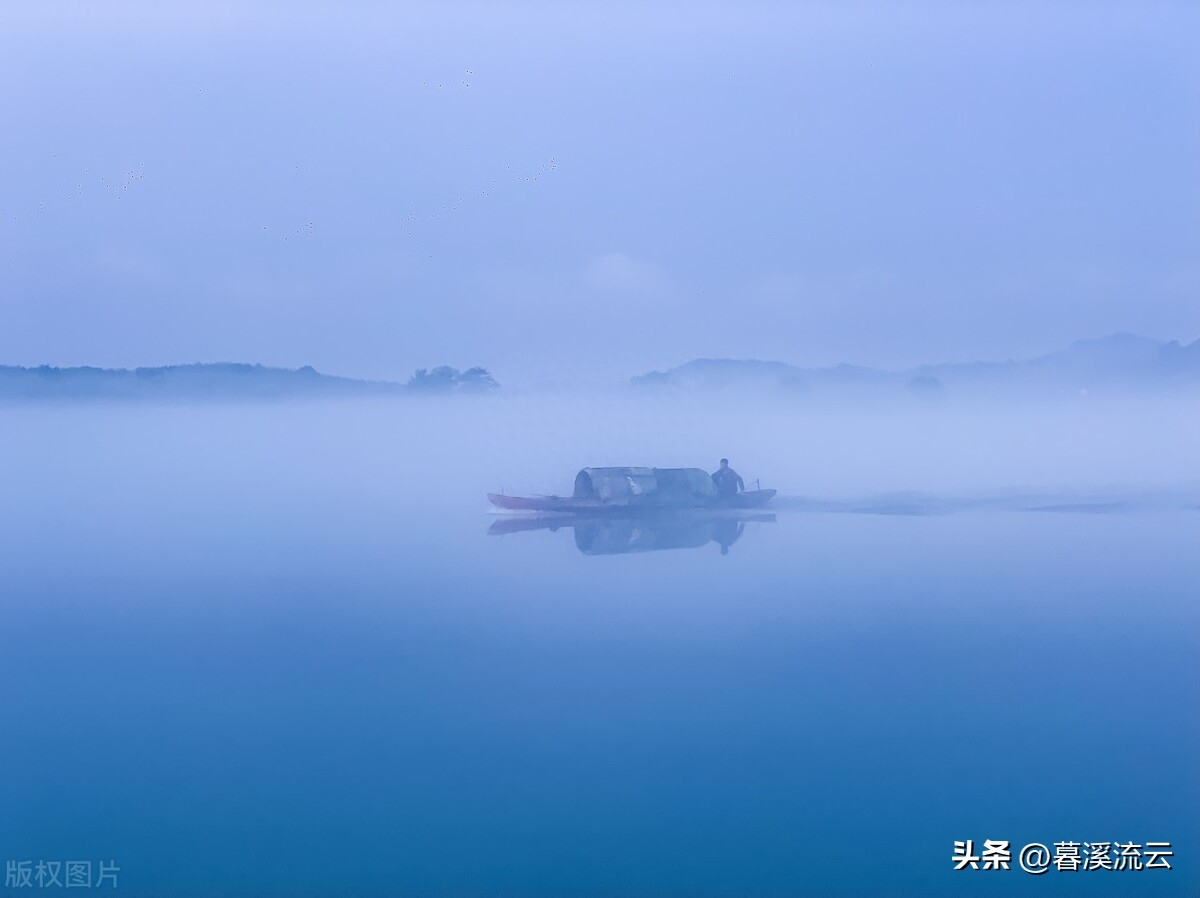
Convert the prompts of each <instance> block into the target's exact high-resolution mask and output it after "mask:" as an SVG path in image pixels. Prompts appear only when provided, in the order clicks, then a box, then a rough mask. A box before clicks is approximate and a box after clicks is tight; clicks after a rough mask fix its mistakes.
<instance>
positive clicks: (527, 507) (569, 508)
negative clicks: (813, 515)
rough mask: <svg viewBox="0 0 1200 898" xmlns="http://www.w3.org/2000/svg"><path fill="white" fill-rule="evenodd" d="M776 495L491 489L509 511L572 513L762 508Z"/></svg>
mask: <svg viewBox="0 0 1200 898" xmlns="http://www.w3.org/2000/svg"><path fill="white" fill-rule="evenodd" d="M774 496H775V490H748V491H746V492H744V493H738V494H737V495H736V496H730V497H729V498H726V499H713V500H710V501H697V502H695V503H691V504H686V505H685V504H669V505H662V504H659V503H651V502H642V503H632V502H601V501H598V500H596V499H576V498H573V497H571V496H505V495H502V494H500V493H488V501H490V502H491V503H492V504H493V505H495V506H496V507H497V508H503V509H505V510H506V511H542V512H546V511H562V512H572V513H576V514H578V513H600V512H629V511H637V510H639V509H658V508H684V509H686V508H761V507H763V506H765V505H766V504H767V503H768V502H770V501H771V499H772V498H774Z"/></svg>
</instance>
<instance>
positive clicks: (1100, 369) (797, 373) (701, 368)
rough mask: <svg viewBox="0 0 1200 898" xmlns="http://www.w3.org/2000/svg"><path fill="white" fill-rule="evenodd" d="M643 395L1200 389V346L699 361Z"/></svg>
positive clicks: (1129, 340)
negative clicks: (829, 362)
mask: <svg viewBox="0 0 1200 898" xmlns="http://www.w3.org/2000/svg"><path fill="white" fill-rule="evenodd" d="M632 383H633V384H634V386H636V387H640V388H643V389H663V388H673V389H698V390H726V389H737V390H741V391H758V392H762V391H768V392H776V393H778V392H787V393H805V392H812V393H834V394H846V393H851V394H856V395H880V394H883V395H886V394H888V393H891V394H898V393H910V394H914V395H918V396H927V397H936V396H940V395H943V394H946V393H953V394H956V395H980V394H1011V395H1021V396H1031V395H1062V394H1078V393H1091V392H1099V393H1114V392H1128V391H1136V390H1178V389H1189V388H1196V387H1200V340H1197V341H1194V342H1192V343H1189V344H1188V345H1186V346H1181V345H1180V344H1179V343H1178V341H1171V342H1170V343H1159V342H1158V341H1156V340H1151V339H1148V338H1146V337H1138V336H1135V335H1133V334H1112V335H1110V336H1107V337H1101V338H1099V339H1095V340H1080V341H1078V342H1076V343H1073V344H1072V345H1071V346H1069V347H1067V348H1066V349H1063V350H1061V351H1059V352H1054V353H1050V354H1049V355H1044V356H1040V357H1038V358H1034V359H1030V360H1027V361H1021V362H1014V361H1007V362H972V363H967V364H941V365H922V366H919V367H917V368H910V369H906V370H902V371H884V370H879V369H875V368H862V367H857V366H854V365H845V364H843V365H836V366H833V367H826V368H801V367H798V366H795V365H788V364H785V363H783V362H766V361H758V360H753V359H750V360H742V359H696V360H694V361H691V362H688V363H686V364H684V365H680V366H678V367H676V368H671V369H669V370H667V371H653V372H651V373H649V374H642V375H639V376H637V377H634V378H633V379H632Z"/></svg>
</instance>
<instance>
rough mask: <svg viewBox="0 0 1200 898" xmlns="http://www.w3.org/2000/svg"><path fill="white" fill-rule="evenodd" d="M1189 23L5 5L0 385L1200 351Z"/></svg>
mask: <svg viewBox="0 0 1200 898" xmlns="http://www.w3.org/2000/svg"><path fill="white" fill-rule="evenodd" d="M1197 33H1200V7H1197V6H1195V5H1189V4H1178V5H1170V4H1126V5H1116V4H1111V5H1110V4H1021V3H1016V4H1000V3H984V4H971V5H969V6H968V5H961V4H943V3H909V4H886V5H884V4H880V5H868V4H850V5H832V4H829V5H826V4H782V3H781V4H749V5H747V4H736V5H735V4H727V5H715V4H711V5H706V4H699V5H697V4H681V3H663V4H655V5H653V7H652V8H650V9H643V8H641V7H639V6H638V5H634V4H607V3H606V4H594V5H573V6H570V5H566V4H551V3H526V4H477V5H470V4H448V5H447V4H426V5H405V6H395V5H393V4H382V3H380V4H332V3H331V4H315V3H309V4H305V3H291V4H266V3H238V4H221V3H214V4H187V5H183V4H178V5H168V4H150V3H147V4H117V3H78V4H70V3H54V2H50V3H39V4H10V5H8V6H6V7H4V8H3V9H2V10H0V115H2V116H3V121H4V122H5V128H4V131H5V138H4V140H3V141H0V163H2V164H0V246H2V247H3V249H2V250H0V316H2V317H0V363H9V364H40V363H43V362H46V363H51V364H59V365H71V364H95V365H114V366H133V365H143V364H167V363H175V362H190V361H218V360H238V361H260V362H264V363H268V364H277V365H287V366H298V365H303V364H312V365H315V366H316V367H318V368H319V369H322V370H326V371H330V372H336V373H345V374H353V375H361V376H371V377H403V376H406V375H407V373H409V372H410V371H411V370H412V369H413V368H415V367H418V366H429V365H435V364H441V363H448V364H454V365H459V366H467V365H473V364H482V365H485V366H487V367H489V368H492V369H493V370H494V371H495V372H496V373H497V375H498V376H499V377H500V379H501V380H506V379H507V380H509V381H513V382H529V383H532V382H540V381H545V380H558V379H563V380H586V379H601V380H602V379H606V378H617V377H623V376H625V375H628V374H633V373H638V372H640V371H644V370H648V369H651V368H661V367H665V366H668V365H671V364H676V363H679V362H682V361H685V360H687V359H689V358H693V357H696V356H738V357H759V358H777V359H781V360H784V361H788V362H793V363H797V364H828V363H832V362H837V361H852V362H858V363H864V364H876V365H883V366H899V365H906V364H911V363H917V362H924V361H941V360H963V359H972V358H1006V357H1010V356H1018V357H1019V356H1025V355H1033V354H1037V353H1039V352H1041V351H1045V350H1050V349H1054V348H1058V347H1059V346H1061V345H1064V344H1065V343H1067V342H1070V341H1071V340H1073V339H1076V338H1079V337H1087V336H1096V335H1099V334H1103V333H1108V332H1111V331H1115V330H1130V331H1135V332H1139V333H1144V334H1147V335H1149V336H1154V337H1160V338H1162V339H1183V340H1191V339H1195V338H1196V337H1197V336H1200V303H1198V302H1197V299H1198V297H1200V166H1197V165H1196V160H1197V159H1200V62H1198V61H1197V60H1198V54H1196V53H1195V52H1194V51H1195V41H1194V35H1195V34H1197Z"/></svg>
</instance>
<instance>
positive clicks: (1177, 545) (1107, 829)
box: [0, 406, 1200, 896]
mask: <svg viewBox="0 0 1200 898" xmlns="http://www.w3.org/2000/svg"><path fill="white" fill-rule="evenodd" d="M0 413H2V414H3V415H4V418H3V421H4V424H5V429H4V434H3V437H2V438H0V452H3V455H2V456H0V460H3V461H4V472H3V475H2V477H3V480H2V482H3V493H2V494H0V500H2V502H3V506H2V508H0V534H2V535H3V544H2V545H0V578H2V579H0V590H2V595H3V616H2V618H0V638H2V643H0V644H2V649H0V683H3V691H4V699H5V700H4V705H3V713H4V725H3V727H2V728H0V759H2V770H0V785H2V787H3V788H2V792H0V795H2V796H3V801H2V802H0V854H2V855H3V859H4V860H6V861H7V860H10V859H32V860H34V861H35V862H36V860H38V859H64V860H65V859H73V858H90V859H93V860H99V859H105V860H108V859H112V860H115V861H116V862H117V863H118V865H119V866H120V868H121V872H120V874H119V894H127V895H159V896H161V895H283V894H297V895H337V894H344V895H359V894H376V895H385V894H386V895H407V894H412V895H431V894H438V895H442V894H444V895H513V896H518V895H519V896H529V895H622V896H625V895H799V894H816V895H867V894H881V895H938V894H940V895H969V894H991V895H1000V894H1013V893H1023V892H1030V893H1033V892H1037V893H1039V894H1042V893H1044V894H1082V893H1086V894H1097V895H1101V894H1103V895H1136V894H1148V895H1182V894H1194V893H1195V891H1196V889H1197V886H1198V884H1200V877H1198V873H1197V870H1198V867H1197V863H1196V851H1197V846H1198V844H1200V843H1198V841H1197V835H1198V832H1197V830H1198V829H1200V827H1198V825H1197V823H1198V820H1197V817H1198V815H1197V812H1196V808H1197V807H1200V765H1197V763H1196V758H1197V757H1200V676H1198V675H1200V653H1198V652H1197V648H1198V647H1200V627H1198V623H1200V620H1198V617H1200V613H1198V610H1197V601H1196V600H1197V596H1198V595H1200V589H1198V588H1200V553H1197V552H1196V548H1197V539H1198V537H1200V514H1197V512H1196V511H1195V510H1194V508H1192V509H1189V508H1188V507H1187V506H1188V505H1189V502H1190V500H1188V499H1186V498H1183V499H1180V501H1174V500H1175V499H1179V498H1180V497H1179V496H1174V497H1173V494H1171V493H1170V492H1169V490H1165V488H1164V486H1163V483H1165V482H1166V480H1165V479H1161V478H1160V479H1161V482H1153V483H1149V484H1148V486H1147V490H1151V487H1153V489H1152V490H1151V492H1152V493H1153V496H1154V497H1155V498H1154V501H1148V502H1145V503H1141V504H1139V503H1137V502H1134V503H1132V504H1130V503H1124V504H1108V505H1103V506H1097V505H1093V506H1091V507H1077V506H1072V505H1071V504H1070V503H1057V504H1058V505H1060V506H1062V505H1067V506H1068V510H1059V511H1022V510H1015V509H1013V508H998V507H990V506H986V505H985V506H984V507H979V508H966V509H964V510H959V511H953V512H950V513H942V512H944V511H945V508H944V507H943V506H942V505H941V504H940V503H939V502H936V501H933V500H932V499H926V498H922V497H925V496H937V495H943V494H946V490H947V489H949V488H950V487H951V486H953V487H955V488H956V491H955V492H954V494H955V495H957V496H960V497H961V496H963V495H968V494H970V491H969V490H968V489H967V487H978V489H979V490H980V491H984V490H985V487H986V489H987V490H991V492H990V493H988V494H989V495H994V494H995V492H996V489H997V488H998V487H999V486H1000V485H1002V484H1003V483H1004V482H1005V481H1006V479H1008V478H1010V477H1012V476H1020V477H1022V480H1021V483H1022V484H1023V485H1026V484H1032V486H1033V487H1036V488H1037V489H1039V490H1041V491H1043V492H1053V484H1052V483H1049V482H1047V481H1045V480H1043V481H1040V482H1035V481H1036V478H1034V477H1032V476H1031V474H1030V472H1031V471H1033V470H1034V469H1033V468H1032V467H1030V466H1029V465H1026V467H1024V468H1020V464H1021V460H1020V458H1016V459H1015V460H1014V462H1013V463H1014V465H1016V466H1017V468H1014V469H1012V470H1009V471H998V470H995V467H994V466H992V468H991V474H990V475H989V476H991V477H992V479H991V480H987V478H982V479H980V478H978V477H977V478H976V480H977V481H978V482H975V483H971V482H969V481H970V477H969V476H968V474H967V473H966V469H964V470H963V471H960V472H959V473H958V474H957V475H956V476H957V478H958V479H957V480H956V481H955V482H954V483H950V482H948V481H946V480H945V477H946V476H947V475H946V472H945V465H944V464H943V463H942V462H944V459H942V460H941V461H939V459H938V458H937V457H936V453H934V457H932V458H931V459H930V461H929V465H928V467H927V468H926V469H924V470H923V471H922V472H921V473H920V474H918V475H913V476H910V477H908V478H907V479H905V478H903V477H901V476H900V474H899V473H898V472H900V471H901V470H909V471H911V470H912V467H911V465H910V464H909V463H908V462H907V461H904V459H906V458H907V456H905V455H904V454H903V452H901V455H900V457H901V462H896V463H895V464H894V465H893V466H892V467H891V468H889V467H888V464H887V460H886V459H885V460H882V461H881V463H880V465H879V466H877V467H875V468H872V469H871V471H866V470H865V469H864V470H863V471H862V479H863V481H864V482H867V481H870V482H871V485H872V486H873V487H877V486H887V485H889V484H894V485H896V486H897V487H898V488H908V489H916V488H921V487H929V488H930V491H929V492H928V493H922V492H916V493H913V494H910V495H909V496H908V498H907V500H906V502H905V503H902V505H899V506H895V507H891V506H888V505H887V504H886V503H882V504H878V505H877V506H871V504H870V503H867V505H866V507H865V508H863V509H861V510H860V511H858V512H847V511H844V510H842V511H839V510H833V509H831V508H829V507H817V506H805V505H803V503H800V504H799V507H797V508H795V509H781V510H779V511H778V513H777V514H776V516H775V520H774V521H769V520H763V521H757V522H749V523H747V524H746V526H745V529H744V530H743V531H742V532H741V534H740V537H739V538H737V539H736V541H734V542H732V544H731V545H729V546H728V553H727V554H722V552H721V546H720V544H719V541H718V539H717V538H711V539H707V538H706V536H705V535H704V534H703V533H701V534H700V535H699V536H696V535H695V533H688V534H685V537H686V538H682V537H680V536H679V534H678V533H676V534H675V542H682V543H686V544H687V546H685V547H681V548H675V549H669V550H662V551H645V552H635V553H629V554H620V553H611V554H587V553H585V552H584V551H581V549H580V546H584V547H587V546H596V545H600V543H597V542H596V536H595V534H592V535H591V536H589V537H587V538H586V539H584V538H582V535H581V534H577V533H574V532H572V530H571V529H570V528H567V529H559V530H557V531H550V530H536V531H529V532H517V533H510V534H508V535H502V536H501V535H490V534H489V528H490V527H491V526H492V524H493V523H494V521H495V518H494V517H493V516H490V515H488V514H486V513H485V507H484V502H483V499H482V494H483V492H484V491H485V490H487V489H493V488H495V487H496V486H498V485H501V483H502V479H503V478H504V477H505V476H512V477H514V478H516V481H514V482H513V483H510V484H505V486H506V487H508V488H510V490H511V491H516V490H517V489H519V488H537V487H539V486H544V487H545V488H546V489H547V490H549V489H553V488H556V487H557V488H559V489H562V488H565V487H567V486H569V483H570V478H571V476H572V475H573V472H574V469H575V468H576V467H578V466H579V465H581V464H584V463H607V462H610V461H614V460H615V461H621V460H624V461H629V462H643V461H644V462H648V463H656V462H662V461H663V458H662V455H663V449H664V447H668V446H669V444H670V442H671V440H674V439H676V438H677V437H675V436H671V435H669V434H668V435H657V436H653V437H640V436H638V435H637V433H638V428H637V427H633V426H631V427H629V428H628V429H626V430H619V429H618V430H616V431H614V429H613V428H609V429H608V430H607V431H606V432H607V433H608V434H609V436H608V437H607V438H606V439H608V440H609V441H610V442H609V443H607V444H603V439H605V438H602V437H601V436H600V435H599V431H596V432H587V431H586V428H585V429H584V430H583V431H580V432H576V431H575V430H573V431H572V432H571V433H569V434H565V435H562V436H560V437H559V438H557V439H555V440H551V439H550V437H549V435H547V434H542V435H541V436H539V437H537V438H533V437H532V436H531V435H530V434H529V433H528V432H527V431H526V432H524V433H523V432H522V431H521V428H519V427H517V428H505V427H504V426H502V422H499V421H491V422H490V423H489V424H487V425H485V426H479V427H474V426H471V425H469V424H468V423H467V422H468V421H470V420H471V418H472V414H471V413H470V412H469V411H468V410H465V409H458V410H455V411H453V412H443V411H432V412H429V413H428V414H426V413H425V412H422V413H421V415H420V416H419V419H417V418H413V417H412V416H410V415H408V413H406V412H403V411H401V412H397V411H395V410H394V409H388V408H384V409H381V408H380V407H375V406H357V407H348V408H338V409H332V410H331V409H330V408H321V407H317V406H313V407H306V408H305V407H302V408H299V409H273V408H267V409H248V408H242V409H201V410H169V409H161V410H131V409H120V408H116V409H57V410H49V411H45V410H43V411H36V412H32V411H22V410H11V409H10V410H8V411H3V410H0ZM529 415H530V416H532V415H533V412H529ZM928 424H929V422H928V421H926V422H925V423H924V424H922V425H921V427H922V432H923V433H924V434H926V435H927V434H928V433H929V428H928V426H926V425H928ZM946 426H947V428H948V425H946ZM703 430H704V428H702V427H699V426H698V425H697V426H696V428H695V431H696V432H697V433H699V432H700V431H703ZM673 432H674V433H675V434H680V433H682V434H683V437H684V438H687V439H689V440H690V439H692V436H693V434H689V433H688V432H687V431H686V427H684V426H683V425H682V424H681V428H676V430H675V431H673ZM614 433H615V435H613V434H614ZM1189 433H1191V431H1189ZM760 436H761V435H760ZM746 439H747V440H749V439H750V437H746ZM764 439H765V437H764ZM896 439H897V445H900V446H901V449H902V448H903V445H905V439H908V438H907V437H904V436H903V435H902V434H898V435H897V437H896ZM1048 439H1050V440H1051V442H1052V443H1053V445H1054V446H1056V447H1058V448H1056V449H1055V450H1054V452H1051V453H1049V454H1048V455H1047V456H1046V464H1047V467H1048V469H1053V468H1054V467H1055V466H1056V465H1060V466H1061V467H1062V469H1063V470H1066V469H1068V468H1069V465H1070V459H1069V458H1068V457H1060V453H1059V450H1060V449H1061V450H1062V452H1063V453H1066V452H1068V450H1069V448H1070V447H1069V445H1068V443H1063V442H1062V441H1057V442H1056V441H1054V439H1053V435H1051V436H1050V437H1048ZM1081 439H1085V441H1086V435H1085V436H1084V437H1083V438H1081ZM638 440H643V441H645V442H646V443H647V444H649V445H652V447H653V450H654V452H655V453H658V454H657V455H656V456H655V457H654V458H646V457H635V458H630V453H632V451H633V449H634V448H635V447H636V445H637V443H638ZM983 442H988V443H990V442H991V438H990V437H988V438H987V439H984V440H983ZM548 445H550V446H552V448H547V446H548ZM1064 446H1065V447H1067V448H1063V447H1064ZM589 448H590V449H591V450H592V451H593V452H594V453H595V454H594V455H592V456H587V455H586V453H587V451H588V450H589ZM712 448H714V449H715V448H716V446H715V444H714V446H713V447H712ZM960 448H961V447H960ZM1186 448H1187V447H1185V449H1186ZM702 449H703V450H704V451H705V452H706V453H707V452H708V449H709V446H707V445H705V446H703V447H702ZM717 451H719V450H717ZM791 451H792V450H790V449H788V450H787V451H786V452H785V451H783V450H780V452H779V453H778V456H777V457H773V458H772V457H768V456H766V455H764V456H763V457H764V459H765V461H764V462H761V464H762V465H763V468H764V470H759V471H754V470H750V471H743V473H746V474H749V475H750V476H759V475H761V476H762V477H763V479H764V481H766V480H767V479H768V474H770V473H771V471H770V470H767V469H768V468H772V467H773V468H774V470H775V472H776V473H775V477H774V479H773V480H772V481H771V482H772V483H780V484H781V485H783V486H784V487H790V486H795V487H796V489H795V491H794V492H795V493H796V494H799V493H800V491H801V490H802V489H803V487H804V486H805V482H804V478H805V477H813V478H815V477H816V472H817V471H818V469H819V468H820V466H821V465H822V464H832V462H831V461H830V459H833V458H835V457H836V456H837V454H838V453H836V452H832V451H831V452H829V453H828V454H827V455H821V454H820V453H819V452H817V451H816V450H815V449H814V450H813V451H812V452H811V453H810V454H809V455H808V456H807V461H806V463H805V465H804V467H803V469H802V470H800V471H799V472H798V473H797V468H795V467H794V468H792V469H789V470H786V471H785V470H783V465H784V461H783V459H785V458H786V457H788V453H790V452H791ZM898 451H900V450H898ZM1181 451H1182V450H1181ZM621 453H626V454H624V455H621V457H620V458H614V456H616V455H619V454H621ZM730 454H731V455H733V454H734V453H733V452H731V453H730ZM742 454H743V455H745V454H746V453H745V452H743V453H742ZM953 454H954V455H955V456H958V457H961V455H962V452H961V451H959V449H955V450H954V452H953ZM1009 454H1010V455H1012V453H1009ZM597 456H603V457H597ZM706 457H707V454H706V455H705V456H704V458H706ZM734 457H735V465H736V464H737V459H738V458H739V457H740V456H734ZM1036 457H1037V452H1036V451H1034V450H1031V451H1030V455H1029V459H1035V458H1036ZM889 458H893V456H889ZM690 461H691V458H684V459H680V458H679V457H678V456H673V457H671V458H670V459H668V460H667V463H670V462H675V463H689V462H690ZM702 461H703V458H702V459H701V462H702ZM1030 464H1032V462H1030ZM1114 464H1119V460H1117V461H1114ZM968 467H969V466H968ZM1018 468H1019V470H1018ZM1113 470H1116V469H1115V468H1114V469H1113ZM547 471H548V473H546V472H547ZM509 472H512V473H511V475H510V474H509ZM939 472H940V473H939ZM1112 473H1113V471H1112V470H1110V471H1107V472H1105V471H1100V476H1104V475H1106V474H1107V475H1112ZM1158 473H1159V474H1160V475H1162V478H1166V477H1167V476H1168V474H1169V475H1171V476H1173V473H1172V472H1168V474H1162V472H1161V471H1159V472H1158ZM1174 473H1178V472H1174ZM852 475H853V472H849V471H845V470H841V469H838V470H836V471H834V470H832V468H830V469H829V476H828V477H827V478H825V479H824V480H821V481H820V482H818V483H816V484H814V483H812V482H808V483H807V486H808V487H809V489H808V491H807V492H808V494H813V495H816V494H819V493H821V490H820V489H819V487H820V486H821V484H833V486H831V487H829V488H827V489H826V491H825V493H824V494H823V495H825V496H826V498H829V499H839V500H840V499H847V500H848V499H849V498H851V493H850V492H848V488H847V487H846V486H845V484H846V483H849V482H850V481H852V480H853V476H852ZM939 476H940V477H942V478H943V479H942V480H939V479H938V477H939ZM539 477H541V478H542V480H540V481H539V480H538V478H539ZM789 477H791V478H793V479H792V480H791V481H789V480H788V478H789ZM1088 477H1089V482H1093V481H1095V480H1096V475H1095V472H1091V473H1089V475H1088ZM1137 479H1138V478H1137V477H1135V476H1133V475H1132V474H1131V476H1129V477H1126V478H1124V479H1122V481H1121V482H1122V483H1123V484H1124V487H1123V489H1125V493H1123V494H1122V495H1124V496H1126V497H1128V495H1130V492H1129V490H1130V489H1131V487H1130V484H1131V483H1134V482H1135V481H1136V480H1137ZM1147 479H1148V480H1150V481H1152V480H1153V477H1151V476H1149V475H1147ZM984 481H987V482H984ZM1108 482H1110V483H1112V482H1116V481H1115V480H1114V479H1113V478H1112V476H1110V477H1109V481H1108ZM1076 486H1077V485H1072V488H1075V487H1076ZM939 490H940V492H939ZM964 490H967V491H966V492H964ZM1067 492H1070V491H1069V490H1067ZM1134 494H1135V495H1136V491H1135V493H1134ZM1147 494H1148V495H1149V493H1147ZM980 495H982V492H980ZM1072 495H1074V494H1073V493H1072ZM1164 495H1165V496H1166V497H1167V499H1166V500H1164V499H1163V496H1164ZM1043 504H1055V503H1049V502H1047V503H1043ZM884 511H892V512H904V513H886V514H885V513H878V512H884ZM935 512H937V513H935ZM668 536H670V535H669V534H668ZM717 537H721V534H720V533H718V534H717ZM607 538H608V540H609V542H608V543H606V545H615V544H617V543H618V542H619V540H617V538H616V537H615V536H613V534H607ZM623 538H624V537H622V539H623ZM706 539H707V541H706ZM644 540H645V537H643V544H644ZM660 541H666V537H663V538H662V539H661V540H660ZM720 541H724V542H726V543H727V544H728V543H729V540H728V534H727V533H725V536H724V537H723V538H722V539H721V540H720ZM985 838H993V839H1008V840H1010V841H1012V842H1013V843H1014V845H1015V846H1019V845H1022V844H1024V843H1026V842H1031V841H1038V842H1044V843H1047V844H1050V843H1053V842H1055V841H1062V840H1075V841H1079V842H1085V841H1092V840H1113V841H1115V840H1120V841H1130V840H1132V841H1135V842H1146V841H1155V840H1168V841H1171V842H1172V845H1173V847H1174V850H1175V853H1176V856H1175V857H1174V858H1173V859H1172V860H1173V862H1174V865H1175V867H1176V869H1175V870H1174V871H1172V872H1164V871H1142V872H1139V873H1131V872H1125V873H1110V872H1102V871H1089V872H1086V873H1085V872H1079V873H1073V874H1072V873H1057V872H1055V871H1053V870H1052V871H1051V872H1050V873H1048V874H1047V875H1045V876H1043V877H1040V878H1034V877H1030V876H1029V875H1027V874H1025V873H1023V872H1021V871H1020V870H1012V871H1008V872H999V873H996V872H988V873H985V872H982V871H980V872H962V873H955V872H952V869H951V867H952V865H951V863H950V856H951V853H952V843H953V842H954V840H956V839H958V840H962V839H975V840H976V844H977V845H978V844H980V843H981V842H982V840H983V839H985ZM1014 866H1015V864H1014ZM14 894H16V892H14Z"/></svg>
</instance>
